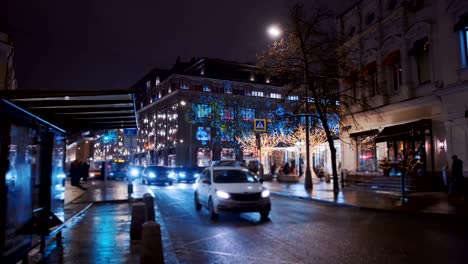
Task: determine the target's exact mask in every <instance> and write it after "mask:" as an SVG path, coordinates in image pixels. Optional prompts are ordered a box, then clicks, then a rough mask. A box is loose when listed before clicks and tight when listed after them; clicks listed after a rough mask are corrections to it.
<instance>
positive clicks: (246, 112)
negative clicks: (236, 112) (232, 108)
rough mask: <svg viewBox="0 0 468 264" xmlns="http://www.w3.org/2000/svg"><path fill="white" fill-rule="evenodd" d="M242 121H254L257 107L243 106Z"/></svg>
mask: <svg viewBox="0 0 468 264" xmlns="http://www.w3.org/2000/svg"><path fill="white" fill-rule="evenodd" d="M241 117H242V121H253V120H254V118H255V109H252V108H243V109H242V110H241Z"/></svg>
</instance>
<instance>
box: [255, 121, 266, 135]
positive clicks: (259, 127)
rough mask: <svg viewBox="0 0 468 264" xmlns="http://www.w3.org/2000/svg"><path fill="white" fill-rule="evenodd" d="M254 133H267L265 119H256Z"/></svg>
mask: <svg viewBox="0 0 468 264" xmlns="http://www.w3.org/2000/svg"><path fill="white" fill-rule="evenodd" d="M254 131H256V132H266V119H264V118H255V119H254Z"/></svg>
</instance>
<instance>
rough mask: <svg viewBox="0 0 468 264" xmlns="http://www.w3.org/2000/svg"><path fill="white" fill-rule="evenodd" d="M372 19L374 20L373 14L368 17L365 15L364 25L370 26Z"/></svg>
mask: <svg viewBox="0 0 468 264" xmlns="http://www.w3.org/2000/svg"><path fill="white" fill-rule="evenodd" d="M374 18H375V15H374V13H370V14H369V15H367V17H366V24H367V25H370V24H371V23H372V22H374Z"/></svg>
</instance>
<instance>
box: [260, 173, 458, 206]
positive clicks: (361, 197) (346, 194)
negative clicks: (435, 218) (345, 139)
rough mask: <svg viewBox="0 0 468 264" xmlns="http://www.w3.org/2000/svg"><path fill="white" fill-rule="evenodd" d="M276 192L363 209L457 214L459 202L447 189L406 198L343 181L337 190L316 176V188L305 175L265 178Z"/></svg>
mask: <svg viewBox="0 0 468 264" xmlns="http://www.w3.org/2000/svg"><path fill="white" fill-rule="evenodd" d="M263 185H265V187H267V188H268V189H269V190H270V191H271V192H272V193H273V194H275V195H281V196H287V197H294V198H300V199H306V200H311V201H316V202H322V203H329V204H336V205H340V206H347V207H354V208H360V209H370V210H383V211H394V212H408V213H429V214H448V215H454V214H457V212H458V211H457V210H459V208H457V207H456V206H454V205H452V204H450V203H449V199H448V195H447V194H446V193H443V192H424V193H422V192H419V193H410V194H408V195H407V196H406V197H405V198H402V196H401V194H400V193H391V192H379V191H361V190H360V191H356V190H352V189H351V190H347V187H346V186H345V187H344V188H343V187H341V185H340V190H339V192H338V193H335V192H333V181H331V182H330V183H326V182H325V181H324V180H320V179H318V178H313V188H312V190H306V189H305V188H304V177H302V178H301V179H300V180H299V182H298V183H289V184H288V183H279V182H276V180H274V181H271V182H264V183H263Z"/></svg>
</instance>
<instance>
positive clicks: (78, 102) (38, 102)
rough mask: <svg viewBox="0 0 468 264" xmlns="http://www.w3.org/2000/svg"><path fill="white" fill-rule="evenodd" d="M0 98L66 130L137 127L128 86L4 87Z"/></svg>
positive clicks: (132, 96) (132, 97) (131, 93)
mask: <svg viewBox="0 0 468 264" xmlns="http://www.w3.org/2000/svg"><path fill="white" fill-rule="evenodd" d="M0 98H3V99H7V100H8V101H10V102H12V103H14V104H15V105H17V106H19V107H21V108H23V109H25V110H27V111H28V112H30V113H32V114H34V115H36V116H38V117H40V118H43V119H44V120H47V121H49V122H51V123H53V124H54V125H57V126H59V127H61V128H63V129H64V130H66V131H67V132H82V131H89V130H105V129H119V128H136V127H137V121H136V111H135V106H134V95H133V92H131V91H128V90H111V91H109V90H107V91H43V90H35V91H27V90H13V91H12V90H8V91H1V92H0Z"/></svg>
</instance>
